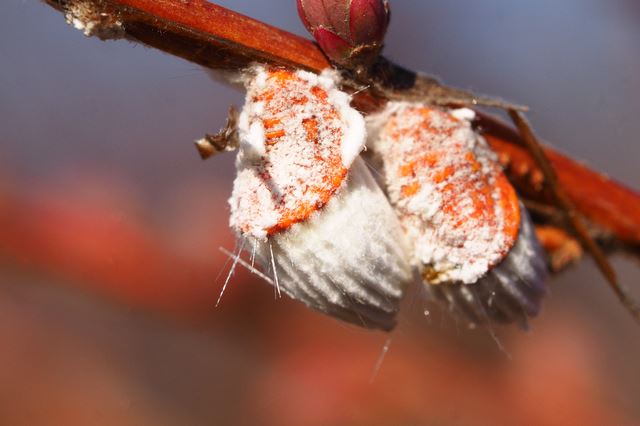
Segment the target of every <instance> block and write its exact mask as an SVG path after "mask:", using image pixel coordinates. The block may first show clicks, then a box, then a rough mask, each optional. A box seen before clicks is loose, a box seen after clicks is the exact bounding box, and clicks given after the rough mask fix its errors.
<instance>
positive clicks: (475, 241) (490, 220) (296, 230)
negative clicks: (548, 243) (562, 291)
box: [229, 66, 546, 330]
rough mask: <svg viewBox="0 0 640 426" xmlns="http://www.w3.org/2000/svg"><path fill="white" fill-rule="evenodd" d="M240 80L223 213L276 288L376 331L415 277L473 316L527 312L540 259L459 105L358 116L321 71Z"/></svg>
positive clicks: (399, 107)
mask: <svg viewBox="0 0 640 426" xmlns="http://www.w3.org/2000/svg"><path fill="white" fill-rule="evenodd" d="M245 78H246V82H245V84H246V87H247V96H246V101H245V106H244V108H243V110H242V113H241V114H240V117H239V121H238V127H239V136H240V148H239V153H238V157H237V160H236V167H237V177H236V179H235V181H234V188H233V193H232V196H231V198H230V200H229V203H230V206H231V218H230V224H231V227H232V228H233V229H234V230H235V231H236V233H237V234H238V236H239V237H240V239H241V243H240V244H241V247H245V248H247V249H248V250H250V251H251V253H252V259H253V257H256V258H257V259H258V262H259V263H260V264H261V265H262V267H263V269H265V270H268V271H269V272H268V274H269V275H270V276H271V277H273V278H272V279H271V281H272V284H274V285H275V286H276V288H277V289H278V291H280V289H281V290H282V291H283V292H285V293H286V294H288V295H289V296H291V297H292V298H294V299H297V300H299V301H301V302H303V303H305V304H307V305H308V306H310V307H312V308H314V309H317V310H319V311H322V312H324V313H327V314H329V315H332V316H334V317H337V318H340V319H342V320H346V321H349V322H352V323H355V324H358V325H361V326H365V327H368V328H381V329H384V330H389V329H391V328H393V326H394V325H395V317H396V314H397V311H398V309H399V304H400V301H401V299H402V296H403V294H404V293H405V290H406V288H407V287H408V286H409V285H410V283H411V282H415V281H416V277H418V278H419V280H421V281H422V282H424V283H425V284H426V288H427V289H429V291H430V292H431V293H432V294H433V295H434V296H435V297H436V298H437V299H442V300H445V301H446V302H447V303H448V304H449V305H450V307H451V308H452V309H454V310H457V311H460V312H461V313H463V314H464V315H465V316H466V317H467V318H468V319H469V320H470V321H472V322H473V323H483V322H487V321H489V320H495V321H503V322H513V321H519V320H522V322H524V320H526V317H527V316H530V315H534V314H535V313H536V312H537V311H538V309H539V303H540V299H541V297H542V295H543V294H544V286H543V279H544V276H545V270H546V265H545V262H544V257H543V255H542V254H541V252H540V248H539V247H538V244H537V241H536V239H535V235H534V233H533V227H532V224H531V222H530V220H529V218H528V216H527V214H526V211H525V210H524V209H523V208H522V207H521V206H520V204H519V202H518V199H517V196H516V194H515V191H514V190H513V188H512V187H511V185H510V184H509V183H508V181H507V180H506V178H505V177H504V175H503V174H502V171H501V169H500V166H499V164H498V163H497V161H496V159H495V156H494V155H493V153H492V152H491V151H490V150H489V148H488V147H487V145H486V143H485V142H484V140H483V139H482V138H481V137H480V136H478V135H477V134H476V133H475V132H474V131H473V130H472V128H471V124H470V120H471V119H472V118H473V112H472V111H470V110H453V111H445V110H437V109H433V108H429V107H427V106H424V105H419V104H408V103H393V104H390V105H389V106H388V107H387V109H386V110H385V111H383V112H382V113H379V114H377V115H376V116H374V117H370V119H368V120H367V123H365V120H364V118H363V117H362V115H361V114H360V113H358V112H357V111H356V110H355V109H353V108H351V106H350V105H349V102H350V98H349V96H348V95H347V94H345V93H343V92H341V91H340V90H339V89H338V88H337V84H336V82H337V77H335V75H333V74H331V73H323V74H322V75H320V76H318V75H315V74H312V73H308V72H305V71H292V70H287V69H282V68H265V67H262V66H256V67H254V68H252V69H251V70H249V71H248V72H247V75H246V77H245ZM367 128H368V129H367ZM367 130H368V131H367ZM367 133H369V136H368V137H367ZM366 143H368V145H369V147H370V151H372V153H373V157H374V159H376V160H377V161H378V164H379V166H380V168H381V170H382V173H383V178H382V180H381V182H376V180H375V179H374V177H373V175H372V174H371V172H370V171H369V169H368V168H367V167H366V165H365V164H364V161H363V159H362V158H360V152H361V151H362V150H363V149H364V147H365V144H366ZM380 186H382V187H383V188H384V191H383V189H381V188H380ZM385 192H386V194H385Z"/></svg>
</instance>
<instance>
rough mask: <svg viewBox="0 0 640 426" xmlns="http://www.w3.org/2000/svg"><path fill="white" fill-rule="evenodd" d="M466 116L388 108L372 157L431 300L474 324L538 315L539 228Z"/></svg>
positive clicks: (376, 124)
mask: <svg viewBox="0 0 640 426" xmlns="http://www.w3.org/2000/svg"><path fill="white" fill-rule="evenodd" d="M473 118H474V112H473V111H471V110H468V109H459V110H443V109H437V108H433V107H430V106H427V105H423V104H418V103H408V102H396V103H390V104H389V105H388V106H387V108H386V110H385V111H383V112H382V113H379V114H378V115H376V116H372V117H370V118H369V120H368V124H369V131H370V139H371V149H372V151H373V152H374V154H375V159H376V161H377V163H378V164H379V165H380V167H381V168H382V170H383V175H384V179H383V180H384V182H383V185H384V186H385V188H386V191H387V194H388V196H389V199H390V201H391V204H392V205H393V206H394V208H395V211H396V214H397V216H398V218H399V220H400V222H401V223H402V226H403V228H404V231H405V233H406V235H407V238H408V241H409V244H410V246H411V252H412V262H413V264H414V265H415V267H416V268H418V271H419V275H420V276H421V277H422V280H423V281H424V282H425V284H426V288H427V289H428V291H429V292H430V293H431V294H433V295H434V296H435V297H436V298H438V299H440V300H444V301H445V302H446V303H448V304H449V305H450V307H451V308H452V309H453V310H456V311H458V312H460V313H462V314H463V315H464V316H466V317H467V318H468V319H470V320H471V321H472V322H473V323H484V322H488V321H490V320H494V321H499V322H514V321H519V322H521V323H522V324H526V318H527V317H528V316H532V315H535V314H537V312H538V310H539V307H540V302H541V299H542V296H543V295H544V293H545V289H544V279H545V277H546V265H545V261H544V255H543V253H542V250H541V248H540V246H539V244H538V242H537V239H536V237H535V233H534V230H533V224H532V223H531V219H530V218H529V217H528V215H527V212H526V210H525V209H524V208H523V207H522V206H521V204H520V203H519V201H518V198H517V195H516V193H515V190H514V189H513V187H512V186H511V184H510V183H509V182H508V180H507V178H506V177H505V175H504V174H503V172H502V169H501V167H500V165H499V163H498V162H497V160H496V158H495V154H494V153H493V152H492V151H491V150H490V148H489V147H488V145H487V143H486V142H485V140H484V139H483V138H482V137H481V136H480V135H479V134H477V133H476V132H475V131H474V130H473V128H472V126H471V120H473Z"/></svg>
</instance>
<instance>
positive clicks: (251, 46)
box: [45, 0, 640, 249]
mask: <svg viewBox="0 0 640 426" xmlns="http://www.w3.org/2000/svg"><path fill="white" fill-rule="evenodd" d="M45 1H46V2H47V3H48V4H49V5H51V6H53V7H55V8H56V9H58V10H61V11H63V12H64V13H65V15H66V17H67V20H68V21H71V22H74V24H75V25H76V26H77V27H80V28H84V30H85V33H86V34H89V35H90V34H95V35H98V36H100V37H102V38H111V37H124V38H128V39H131V40H134V41H139V42H142V43H144V44H147V45H149V46H152V47H155V48H158V49H160V50H163V51H165V52H168V53H170V54H173V55H176V56H179V57H182V58H184V59H186V60H188V61H191V62H194V63H197V64H200V65H202V66H205V67H208V68H212V69H223V70H238V69H241V68H243V67H245V66H247V65H248V64H250V63H251V62H255V61H258V62H269V63H274V64H279V65H287V66H295V67H298V68H304V69H307V70H312V71H316V72H318V71H320V70H322V69H324V68H326V67H328V66H329V62H328V61H327V59H326V58H325V57H324V55H323V54H322V52H321V51H320V50H319V49H318V48H317V46H316V45H315V44H313V43H312V42H311V41H309V40H306V39H303V38H301V37H298V36H296V35H293V34H290V33H288V32H285V31H283V30H280V29H277V28H274V27H272V26H269V25H267V24H264V23H262V22H259V21H256V20H254V19H251V18H248V17H246V16H243V15H240V14H238V13H235V12H232V11H230V10H228V9H225V8H223V7H221V6H218V5H215V4H212V3H209V2H206V1H204V0H45ZM109 25H112V26H114V25H115V26H117V27H118V29H119V30H120V32H118V31H113V32H109V31H108V30H109V28H108V26H109ZM100 26H104V27H107V28H100ZM105 29H106V30H107V31H104V30H105ZM384 102H385V100H384V99H381V98H380V94H376V93H373V92H363V93H360V94H358V95H357V97H356V99H355V103H356V104H357V106H358V107H359V108H360V109H363V110H373V109H375V108H377V107H379V106H381V105H382V104H383V103H384ZM478 126H479V128H480V130H481V131H482V132H483V133H484V135H485V136H486V137H487V139H488V141H489V143H490V144H491V145H492V146H493V148H494V149H496V151H498V152H499V153H500V154H501V155H502V157H503V159H506V161H505V165H506V166H507V169H508V170H509V171H510V175H511V178H512V180H513V181H514V183H515V185H516V186H517V187H518V190H519V191H520V192H521V193H522V194H523V195H524V196H525V198H527V199H531V200H534V201H536V202H538V203H541V204H543V205H547V206H550V205H552V203H551V202H550V199H549V196H548V194H547V193H545V191H544V190H543V189H542V188H543V187H544V185H542V183H543V182H542V181H540V179H541V178H540V171H539V170H538V168H537V166H535V163H534V162H533V160H532V158H531V157H530V155H529V154H528V153H527V152H526V151H525V150H524V149H522V148H521V145H522V142H521V140H520V137H519V136H518V134H517V132H515V131H514V130H513V129H512V128H511V127H510V126H508V125H506V124H504V123H503V122H501V121H499V120H497V119H495V118H493V117H491V116H488V115H485V114H481V115H480V118H479V121H478ZM546 152H547V155H548V156H549V158H550V159H551V161H552V163H553V165H554V166H555V168H556V170H557V172H558V175H559V180H560V183H561V184H562V185H563V186H564V188H565V190H566V192H567V194H568V195H569V197H570V198H571V200H572V201H573V203H575V205H576V206H577V208H578V209H579V211H580V212H581V213H582V214H583V215H584V216H585V218H587V219H588V220H589V222H590V223H591V225H594V226H595V228H596V229H597V231H599V232H600V236H601V237H602V236H605V237H607V236H613V237H615V239H617V240H618V241H620V242H622V243H623V244H625V245H626V246H627V247H633V248H634V249H637V248H638V247H640V194H638V193H637V192H634V191H632V190H630V189H628V188H626V187H624V186H623V185H621V184H619V183H617V182H615V181H613V180H611V179H609V178H608V177H606V176H604V175H602V174H600V173H598V172H595V171H593V170H590V169H589V168H587V167H585V166H584V165H582V164H579V163H578V162H576V161H574V160H572V159H570V158H569V157H566V156H563V155H561V154H559V153H557V152H556V151H554V150H551V149H547V150H546ZM536 180H537V181H536Z"/></svg>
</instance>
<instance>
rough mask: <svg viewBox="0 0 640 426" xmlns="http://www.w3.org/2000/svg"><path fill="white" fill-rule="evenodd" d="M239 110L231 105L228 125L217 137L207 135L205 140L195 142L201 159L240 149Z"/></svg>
mask: <svg viewBox="0 0 640 426" xmlns="http://www.w3.org/2000/svg"><path fill="white" fill-rule="evenodd" d="M239 143H240V140H239V138H238V110H237V109H236V107H234V106H233V105H231V106H230V107H229V113H228V116H227V123H226V124H225V126H224V127H223V128H222V129H220V131H219V132H218V133H216V134H215V135H211V134H206V135H205V136H204V138H201V139H198V140H197V141H195V145H196V149H197V150H198V154H200V158H202V159H203V160H206V159H207V158H209V157H211V156H213V155H216V154H219V153H221V152H224V151H234V150H235V149H237V148H238V145H239Z"/></svg>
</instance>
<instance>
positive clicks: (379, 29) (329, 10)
mask: <svg viewBox="0 0 640 426" xmlns="http://www.w3.org/2000/svg"><path fill="white" fill-rule="evenodd" d="M297 3H298V13H299V14H300V19H302V22H303V23H304V26H305V27H306V28H307V30H308V31H309V32H310V33H311V34H312V35H313V37H314V38H315V39H316V41H317V42H318V45H320V48H321V49H322V50H323V51H324V53H325V54H326V55H327V56H328V57H329V59H330V60H331V61H333V62H334V63H336V64H338V65H341V66H343V67H345V68H351V69H352V68H355V67H357V66H359V65H365V66H367V65H370V64H371V63H372V62H373V61H374V60H375V59H376V57H377V56H378V53H379V52H380V48H381V47H382V42H383V40H384V35H385V33H386V31H387V26H388V25H389V3H388V0H297Z"/></svg>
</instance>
